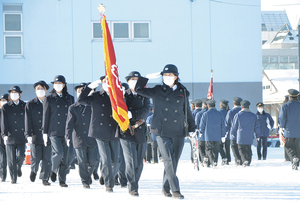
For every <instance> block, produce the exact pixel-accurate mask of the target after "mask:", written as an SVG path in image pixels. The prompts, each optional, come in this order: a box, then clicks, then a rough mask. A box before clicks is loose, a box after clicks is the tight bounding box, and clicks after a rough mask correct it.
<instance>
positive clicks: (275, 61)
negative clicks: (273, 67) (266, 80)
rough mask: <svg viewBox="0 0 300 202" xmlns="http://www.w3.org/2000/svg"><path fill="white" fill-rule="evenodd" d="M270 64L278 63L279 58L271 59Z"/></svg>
mask: <svg viewBox="0 0 300 202" xmlns="http://www.w3.org/2000/svg"><path fill="white" fill-rule="evenodd" d="M270 63H278V57H270Z"/></svg>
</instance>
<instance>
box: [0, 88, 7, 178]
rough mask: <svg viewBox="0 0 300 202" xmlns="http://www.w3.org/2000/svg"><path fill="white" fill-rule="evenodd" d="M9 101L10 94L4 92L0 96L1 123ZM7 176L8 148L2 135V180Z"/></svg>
mask: <svg viewBox="0 0 300 202" xmlns="http://www.w3.org/2000/svg"><path fill="white" fill-rule="evenodd" d="M7 101H8V94H7V93H6V94H2V95H1V97H0V124H1V113H2V110H1V109H2V107H3V106H4V105H5V104H6V103H7ZM0 134H1V125H0ZM6 176H7V158H6V150H5V144H4V140H3V138H2V136H1V135H0V181H1V182H5V180H6Z"/></svg>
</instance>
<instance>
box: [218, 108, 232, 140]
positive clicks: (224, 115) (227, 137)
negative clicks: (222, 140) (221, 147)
mask: <svg viewBox="0 0 300 202" xmlns="http://www.w3.org/2000/svg"><path fill="white" fill-rule="evenodd" d="M219 112H221V113H222V115H223V121H224V126H225V129H226V124H225V119H226V115H227V113H228V111H227V110H226V109H220V110H219ZM226 133H227V129H226ZM225 136H226V134H225ZM226 140H230V135H227V136H226Z"/></svg>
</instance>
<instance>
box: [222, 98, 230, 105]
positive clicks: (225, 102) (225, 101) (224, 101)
mask: <svg viewBox="0 0 300 202" xmlns="http://www.w3.org/2000/svg"><path fill="white" fill-rule="evenodd" d="M220 102H221V103H223V104H225V105H228V103H229V101H228V100H223V99H222V100H220Z"/></svg>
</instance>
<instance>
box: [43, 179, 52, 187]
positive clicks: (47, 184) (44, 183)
mask: <svg viewBox="0 0 300 202" xmlns="http://www.w3.org/2000/svg"><path fill="white" fill-rule="evenodd" d="M43 185H44V186H50V185H51V184H50V182H48V180H43Z"/></svg>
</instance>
